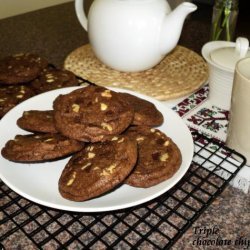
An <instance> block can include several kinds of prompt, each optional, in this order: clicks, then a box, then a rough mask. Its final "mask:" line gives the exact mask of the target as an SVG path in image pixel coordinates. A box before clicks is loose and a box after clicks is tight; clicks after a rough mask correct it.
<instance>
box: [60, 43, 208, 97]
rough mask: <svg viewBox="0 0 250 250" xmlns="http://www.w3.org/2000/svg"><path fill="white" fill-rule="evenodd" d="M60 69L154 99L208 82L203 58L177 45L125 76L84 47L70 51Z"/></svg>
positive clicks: (88, 47)
mask: <svg viewBox="0 0 250 250" xmlns="http://www.w3.org/2000/svg"><path fill="white" fill-rule="evenodd" d="M64 67H65V69H68V70H70V71H72V72H73V73H75V74H76V75H78V76H80V77H82V78H84V79H85V80H88V81H90V82H93V83H95V84H97V85H101V86H112V87H120V88H126V89H130V90H134V91H137V92H140V93H142V94H145V95H148V96H152V97H154V98H156V99H158V100H170V99H174V98H178V97H182V96H185V95H187V94H190V93H192V92H194V91H196V90H197V89H199V88H200V87H201V86H202V85H203V84H204V83H205V82H206V80H207V79H208V69H207V64H206V62H205V61H204V60H203V58H202V57H201V56H199V55H198V54H197V53H195V52H194V51H192V50H190V49H187V48H185V47H182V46H177V47H176V48H175V49H174V50H173V51H172V52H171V53H170V54H168V55H167V56H166V57H165V58H164V59H163V60H162V61H161V62H160V63H159V64H158V65H156V66H155V67H154V68H151V69H149V70H146V71H142V72H136V73H127V72H120V71H116V70H113V69H111V68H109V67H107V66H106V65H104V64H103V63H101V62H100V61H99V60H98V59H97V58H96V57H95V55H94V53H93V51H92V49H91V46H90V45H89V44H87V45H84V46H82V47H80V48H78V49H76V50H74V51H73V52H71V53H70V54H69V55H68V56H67V58H66V59H65V61H64Z"/></svg>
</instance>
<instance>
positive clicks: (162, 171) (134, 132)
mask: <svg viewBox="0 0 250 250" xmlns="http://www.w3.org/2000/svg"><path fill="white" fill-rule="evenodd" d="M125 134H126V135H127V136H129V137H131V138H135V139H136V141H137V142H138V151H139V153H138V161H137V164H136V166H135V168H134V170H133V172H132V173H131V175H130V176H129V177H128V178H127V179H126V183H127V184H129V185H131V186H135V187H143V188H146V187H151V186H153V185H156V184H158V183H160V182H162V181H165V180H167V179H169V178H171V177H172V176H173V175H174V174H175V172H176V171H177V170H178V169H179V167H180V165H181V162H182V157H181V152H180V150H179V148H178V147H177V145H176V144H175V143H174V142H173V141H172V140H171V139H170V138H169V137H167V136H166V135H165V134H164V133H163V132H161V131H160V130H158V129H154V128H150V127H145V126H134V127H130V128H129V129H128V130H126V132H125Z"/></svg>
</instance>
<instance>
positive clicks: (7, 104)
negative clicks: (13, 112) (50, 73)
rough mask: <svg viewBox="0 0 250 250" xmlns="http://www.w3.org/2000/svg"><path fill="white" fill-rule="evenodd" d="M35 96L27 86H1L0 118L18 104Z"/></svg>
mask: <svg viewBox="0 0 250 250" xmlns="http://www.w3.org/2000/svg"><path fill="white" fill-rule="evenodd" d="M34 95H35V92H34V91H33V90H32V89H31V88H30V87H28V86H26V85H8V86H4V85H1V86H0V118H1V117H3V116H4V115H5V114H6V113H7V112H8V111H9V110H10V109H12V108H14V107H15V106H16V105H17V104H19V103H21V102H22V101H24V100H26V99H28V98H30V97H32V96H34Z"/></svg>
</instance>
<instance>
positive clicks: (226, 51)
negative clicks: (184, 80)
mask: <svg viewBox="0 0 250 250" xmlns="http://www.w3.org/2000/svg"><path fill="white" fill-rule="evenodd" d="M248 47H249V41H248V40H247V39H246V38H243V37H239V38H237V40H236V44H235V47H224V48H223V47H222V48H218V49H215V50H213V51H211V53H210V58H211V60H212V61H213V62H214V63H216V64H217V65H218V66H222V67H225V68H227V69H229V70H234V68H235V65H236V63H237V62H238V61H239V60H240V59H241V58H243V57H245V56H246V54H248V55H249V56H250V51H249V52H248ZM247 52H248V53H247Z"/></svg>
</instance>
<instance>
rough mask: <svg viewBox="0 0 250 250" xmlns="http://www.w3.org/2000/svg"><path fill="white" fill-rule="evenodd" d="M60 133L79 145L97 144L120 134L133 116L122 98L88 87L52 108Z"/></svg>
mask: <svg viewBox="0 0 250 250" xmlns="http://www.w3.org/2000/svg"><path fill="white" fill-rule="evenodd" d="M53 107H54V110H55V116H54V118H55V124H56V128H57V130H58V131H59V132H61V133H62V134H64V135H65V136H68V137H70V138H73V139H77V140H80V141H90V142H97V141H103V140H106V138H107V137H108V136H109V135H115V134H120V133H121V132H123V131H124V130H125V129H126V128H127V127H128V126H129V124H130V123H131V122H132V119H133V116H134V112H133V109H132V108H131V106H130V105H129V104H128V103H127V102H126V101H125V100H123V99H122V98H121V96H120V95H119V94H118V93H116V92H113V91H111V90H109V89H106V88H104V87H99V86H88V87H86V88H80V89H77V90H75V91H72V92H71V93H69V94H66V95H60V96H58V97H57V98H56V99H55V101H54V104H53Z"/></svg>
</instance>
